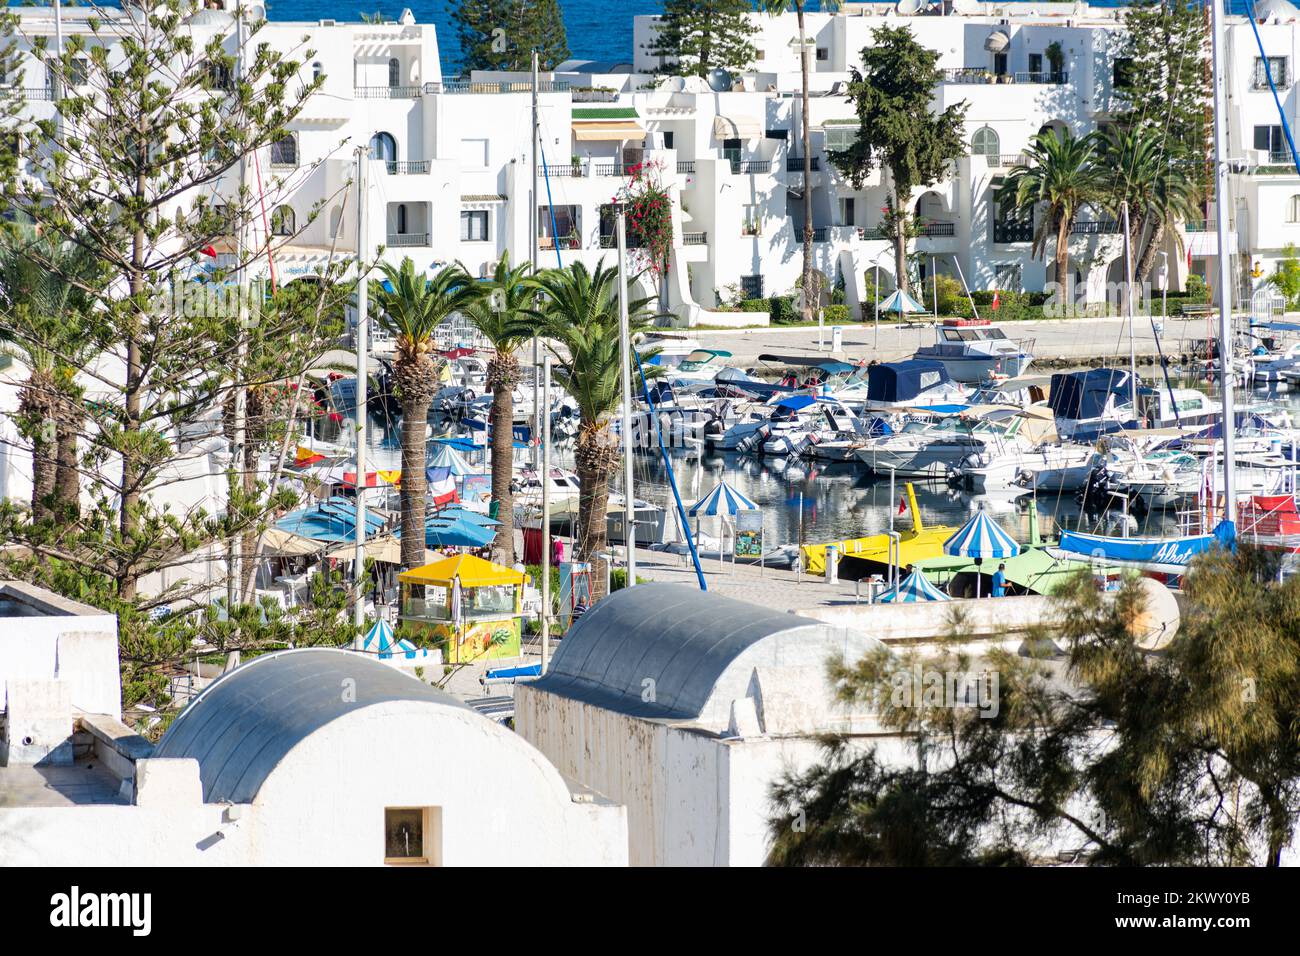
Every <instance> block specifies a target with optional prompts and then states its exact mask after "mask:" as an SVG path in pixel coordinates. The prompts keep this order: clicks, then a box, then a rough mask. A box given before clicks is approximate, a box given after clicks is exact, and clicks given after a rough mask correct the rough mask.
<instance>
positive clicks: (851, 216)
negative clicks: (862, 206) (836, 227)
mask: <svg viewBox="0 0 1300 956" xmlns="http://www.w3.org/2000/svg"><path fill="white" fill-rule="evenodd" d="M857 205H858V201H857V200H856V199H855V198H854V197H852V196H841V197H840V225H841V226H856V225H857V224H858V223H857Z"/></svg>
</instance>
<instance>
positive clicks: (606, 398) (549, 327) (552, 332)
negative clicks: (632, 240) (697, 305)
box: [531, 261, 657, 597]
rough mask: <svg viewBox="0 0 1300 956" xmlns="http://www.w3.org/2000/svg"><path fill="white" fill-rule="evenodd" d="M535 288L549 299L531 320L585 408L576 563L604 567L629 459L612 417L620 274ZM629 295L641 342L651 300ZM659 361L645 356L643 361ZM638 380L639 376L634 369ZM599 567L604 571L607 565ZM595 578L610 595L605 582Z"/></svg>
mask: <svg viewBox="0 0 1300 956" xmlns="http://www.w3.org/2000/svg"><path fill="white" fill-rule="evenodd" d="M533 281H534V283H535V287H536V289H537V291H538V292H540V293H541V296H542V303H541V307H540V308H539V309H537V310H535V311H533V312H532V313H531V315H532V316H533V318H535V319H536V320H537V321H538V322H539V327H538V330H537V332H538V334H539V335H541V336H543V337H545V338H546V339H547V347H548V348H549V349H550V351H551V354H552V355H553V356H554V357H555V364H554V365H553V366H552V370H553V374H554V376H555V380H556V382H558V383H559V385H560V387H561V388H563V389H564V390H565V391H567V392H568V393H569V395H571V396H572V397H573V400H574V401H575V402H576V403H577V405H578V417H579V426H578V437H577V440H576V441H575V443H574V449H573V458H574V464H575V467H576V469H577V472H578V481H579V484H580V485H581V488H580V490H579V505H578V541H577V549H576V550H577V559H578V560H579V561H597V555H600V554H602V553H603V552H604V551H605V548H606V514H607V512H608V509H609V481H610V478H611V476H612V475H613V474H614V471H615V468H616V467H617V465H618V463H619V461H620V460H621V458H622V455H621V454H620V450H619V444H618V441H617V438H616V437H615V435H614V432H613V430H612V429H611V428H610V417H611V416H612V415H613V414H614V412H615V410H616V409H617V408H618V407H619V404H620V402H621V401H622V386H621V374H622V361H621V356H620V349H619V306H618V282H619V277H618V270H617V268H612V267H611V268H608V269H607V268H605V265H604V262H603V261H602V262H599V263H597V264H596V268H595V269H594V270H588V269H587V267H586V266H584V265H583V264H582V263H580V262H575V263H573V265H571V266H569V267H568V268H566V269H550V270H547V271H544V272H542V273H540V274H539V275H538V276H537V277H536V278H535V279H534V280H533ZM629 285H630V284H629ZM627 294H628V303H627V310H628V328H629V334H630V335H632V336H635V335H637V334H638V333H640V332H642V331H644V330H645V329H648V328H649V327H650V325H651V321H652V314H651V312H650V309H649V304H650V302H651V301H652V299H651V298H648V297H647V298H640V297H633V295H632V290H631V288H629V289H628V293H627ZM655 354H657V352H656V351H653V350H652V351H650V352H646V353H642V359H643V360H645V359H648V358H652V357H653V356H654V355H655ZM646 372H647V374H648V375H649V376H650V377H653V374H654V372H653V369H651V368H649V367H647V368H646ZM632 374H633V375H637V376H639V372H638V371H637V370H636V368H635V366H634V367H633V369H632ZM636 380H638V379H634V381H636ZM598 563H600V564H602V565H603V563H604V559H603V558H600V559H599V561H598ZM594 577H595V580H596V581H597V582H599V584H598V585H597V587H598V588H603V587H604V584H603V582H604V575H603V574H600V573H598V574H596V575H595V576H594ZM599 596H600V595H599V594H596V595H593V597H599Z"/></svg>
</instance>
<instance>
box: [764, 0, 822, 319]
mask: <svg viewBox="0 0 1300 956" xmlns="http://www.w3.org/2000/svg"><path fill="white" fill-rule="evenodd" d="M758 8H759V9H760V10H761V11H763V12H764V13H766V14H768V15H769V16H774V17H775V16H780V15H781V14H783V13H787V12H789V11H791V10H793V11H794V15H795V19H796V20H797V21H798V23H799V71H800V74H801V75H802V80H803V89H802V92H801V94H800V96H801V104H802V105H801V106H800V111H799V112H800V138H801V143H802V146H801V148H802V150H803V281H802V283H801V285H800V287H801V288H802V289H803V293H804V295H803V321H805V322H811V321H812V317H813V310H814V309H816V308H817V296H818V295H820V293H821V287H820V285H819V284H818V280H817V278H816V277H815V276H814V269H813V214H812V201H811V199H812V197H811V196H810V195H809V193H810V192H811V189H812V136H811V134H810V133H809V127H808V73H809V67H808V34H807V30H806V28H805V24H804V13H805V12H806V10H807V9H808V0H758ZM839 8H840V0H821V3H820V4H819V5H818V9H819V10H820V11H821V12H822V13H834V12H835V11H836V10H838V9H839Z"/></svg>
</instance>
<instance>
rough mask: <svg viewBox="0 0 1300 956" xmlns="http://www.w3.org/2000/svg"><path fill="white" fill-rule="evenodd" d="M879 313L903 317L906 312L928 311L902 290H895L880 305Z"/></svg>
mask: <svg viewBox="0 0 1300 956" xmlns="http://www.w3.org/2000/svg"><path fill="white" fill-rule="evenodd" d="M880 311H881V312H897V313H898V314H899V315H903V314H905V313H907V312H929V311H930V310H929V309H927V308H926V307H925V306H923V305H922V304H921V303H920V302H917V301H916V299H914V298H912V297H911V296H910V295H908V294H907V293H906V292H904V291H903V290H902V289H895V290H894V292H893V293H892V294H891V295H890V296H889V298H888V299H886V300H885V301H884V302H881V303H880Z"/></svg>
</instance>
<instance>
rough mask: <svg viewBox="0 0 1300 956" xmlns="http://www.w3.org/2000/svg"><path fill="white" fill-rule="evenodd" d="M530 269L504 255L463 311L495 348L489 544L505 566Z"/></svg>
mask: <svg viewBox="0 0 1300 956" xmlns="http://www.w3.org/2000/svg"><path fill="white" fill-rule="evenodd" d="M531 269H532V265H531V264H530V263H527V262H525V263H523V264H521V265H518V266H516V267H515V268H513V269H511V268H510V253H509V251H506V252H503V253H502V254H501V258H500V259H498V260H497V264H496V267H495V268H494V269H493V270H492V278H491V280H490V281H488V282H486V283H480V286H481V288H482V289H483V291H484V293H485V294H484V295H483V297H482V298H480V299H478V300H477V301H475V302H474V303H473V304H472V305H470V306H469V307H468V308H467V309H466V310H465V313H464V314H465V318H466V319H468V320H469V322H470V323H471V324H472V325H473V326H474V327H475V328H477V329H478V330H479V332H480V333H482V335H483V337H484V338H486V339H487V340H488V341H489V342H491V343H492V348H493V350H494V351H493V354H492V358H491V360H490V361H489V362H488V371H487V387H488V388H490V389H491V390H492V413H491V417H490V418H489V423H490V424H491V426H492V500H493V501H494V502H496V512H497V514H496V517H497V520H498V521H499V522H501V523H500V524H498V525H497V536H496V540H495V541H494V542H493V543H492V560H493V561H496V562H497V563H498V564H503V565H505V566H506V567H509V566H510V565H512V564H514V563H515V526H514V500H513V496H512V494H511V492H510V480H511V478H512V477H513V475H514V430H513V425H514V411H513V401H512V399H513V396H514V388H515V386H516V385H517V384H518V383H519V378H520V374H519V359H517V358H515V352H516V351H518V349H519V348H520V346H522V345H523V344H524V342H525V341H526V340H527V339H529V338H530V337H531V336H532V335H533V328H532V323H531V322H528V321H525V316H526V315H527V314H528V308H529V305H530V302H531V300H532V299H533V297H534V295H535V292H536V290H535V289H533V287H532V286H531V285H530V284H529V282H528V281H527V277H528V273H529V272H530V271H531ZM494 300H495V301H494ZM543 414H546V412H544V413H543ZM544 480H545V478H543V481H544Z"/></svg>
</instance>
